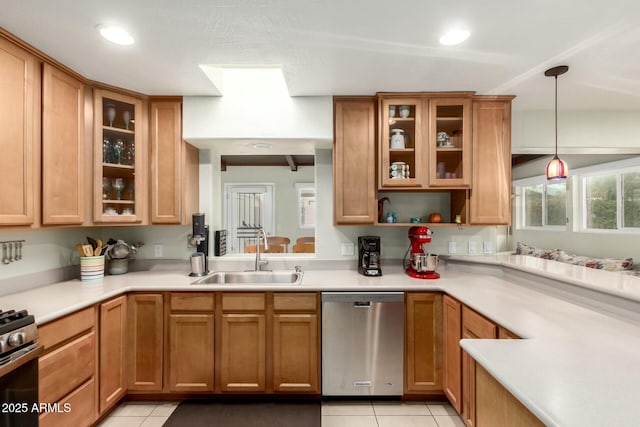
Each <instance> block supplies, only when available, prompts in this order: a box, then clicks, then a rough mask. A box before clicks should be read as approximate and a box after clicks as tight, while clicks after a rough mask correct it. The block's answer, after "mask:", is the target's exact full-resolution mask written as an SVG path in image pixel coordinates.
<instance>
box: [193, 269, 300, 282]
mask: <svg viewBox="0 0 640 427" xmlns="http://www.w3.org/2000/svg"><path fill="white" fill-rule="evenodd" d="M301 282H302V271H292V270H276V271H216V272H214V273H211V274H210V275H208V276H207V277H203V278H202V279H199V280H196V281H195V282H193V283H191V284H192V285H215V284H223V283H228V284H233V283H237V284H245V283H251V284H253V283H277V284H290V285H299V284H300V283H301Z"/></svg>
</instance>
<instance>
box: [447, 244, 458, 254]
mask: <svg viewBox="0 0 640 427" xmlns="http://www.w3.org/2000/svg"><path fill="white" fill-rule="evenodd" d="M456 252H458V248H457V245H456V242H454V241H449V253H450V254H455V253H456Z"/></svg>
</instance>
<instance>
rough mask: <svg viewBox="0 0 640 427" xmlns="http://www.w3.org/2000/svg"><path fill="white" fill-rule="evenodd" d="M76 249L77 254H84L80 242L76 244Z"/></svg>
mask: <svg viewBox="0 0 640 427" xmlns="http://www.w3.org/2000/svg"><path fill="white" fill-rule="evenodd" d="M76 251H77V252H78V255H80V256H84V248H83V247H82V245H81V244H80V243H78V244H76Z"/></svg>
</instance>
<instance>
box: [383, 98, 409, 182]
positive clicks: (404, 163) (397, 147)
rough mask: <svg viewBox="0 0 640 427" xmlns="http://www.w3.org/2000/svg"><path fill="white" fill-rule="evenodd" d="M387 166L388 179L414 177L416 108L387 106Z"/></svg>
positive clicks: (400, 105) (395, 105) (401, 105)
mask: <svg viewBox="0 0 640 427" xmlns="http://www.w3.org/2000/svg"><path fill="white" fill-rule="evenodd" d="M388 126H389V128H388V135H389V141H388V144H389V147H388V148H389V164H388V165H387V167H388V173H389V178H390V179H398V180H402V179H412V178H413V179H415V177H416V150H415V144H416V106H415V105H407V104H391V105H389V123H388Z"/></svg>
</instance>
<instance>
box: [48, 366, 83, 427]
mask: <svg viewBox="0 0 640 427" xmlns="http://www.w3.org/2000/svg"><path fill="white" fill-rule="evenodd" d="M41 402H45V401H42V400H41ZM95 402H96V382H95V379H94V377H91V379H90V380H89V381H87V382H86V383H84V384H83V385H81V386H80V387H78V388H77V389H75V390H74V391H72V392H71V393H70V394H69V395H67V396H65V397H64V398H63V399H62V400H61V401H60V402H59V403H60V410H62V411H64V410H65V404H66V405H67V406H68V408H69V411H68V412H46V413H44V414H42V415H40V424H39V425H40V427H58V426H76V427H85V426H90V425H92V424H93V421H94V420H95V419H96V414H95ZM46 403H51V402H46Z"/></svg>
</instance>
